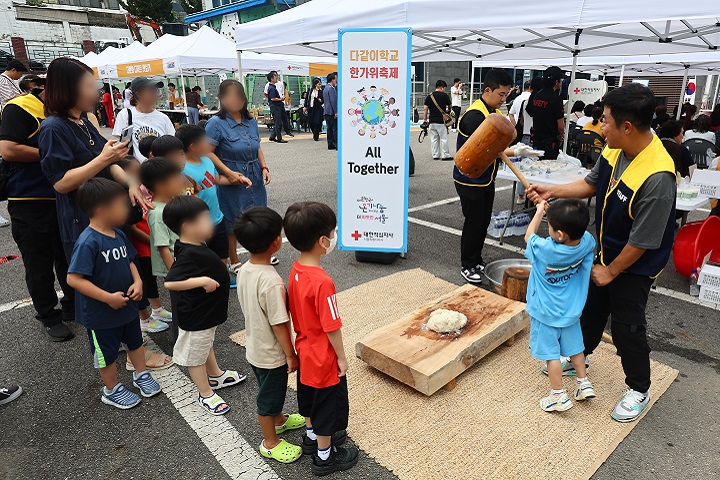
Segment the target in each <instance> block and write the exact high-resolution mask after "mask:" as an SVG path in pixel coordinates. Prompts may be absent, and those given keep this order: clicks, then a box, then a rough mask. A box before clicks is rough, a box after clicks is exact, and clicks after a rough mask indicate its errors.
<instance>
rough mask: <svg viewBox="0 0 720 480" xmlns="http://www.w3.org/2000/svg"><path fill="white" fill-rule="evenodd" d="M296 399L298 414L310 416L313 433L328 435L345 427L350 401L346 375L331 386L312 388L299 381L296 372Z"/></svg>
mask: <svg viewBox="0 0 720 480" xmlns="http://www.w3.org/2000/svg"><path fill="white" fill-rule="evenodd" d="M297 399H298V410H299V411H300V415H302V416H303V417H310V420H311V422H312V426H313V430H314V431H315V435H321V436H323V437H330V436H332V435H333V434H334V433H335V432H339V431H340V430H345V429H346V428H347V426H348V417H349V416H350V401H349V400H348V389H347V378H346V377H340V383H338V384H337V385H333V386H332V387H326V388H314V387H308V386H306V385H303V384H302V383H300V372H298V382H297Z"/></svg>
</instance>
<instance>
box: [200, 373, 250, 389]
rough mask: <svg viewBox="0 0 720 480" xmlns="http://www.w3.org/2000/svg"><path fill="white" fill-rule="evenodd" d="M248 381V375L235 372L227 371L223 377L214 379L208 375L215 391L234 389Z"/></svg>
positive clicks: (211, 386)
mask: <svg viewBox="0 0 720 480" xmlns="http://www.w3.org/2000/svg"><path fill="white" fill-rule="evenodd" d="M245 380H247V375H240V374H239V373H238V372H236V371H235V370H225V371H224V372H223V374H222V375H220V376H218V377H212V376H210V375H208V383H209V384H210V388H212V389H213V390H219V389H221V388H225V387H232V386H233V385H237V384H238V383H240V382H244V381H245Z"/></svg>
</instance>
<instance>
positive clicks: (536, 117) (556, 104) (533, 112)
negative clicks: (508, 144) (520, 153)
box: [525, 67, 565, 159]
mask: <svg viewBox="0 0 720 480" xmlns="http://www.w3.org/2000/svg"><path fill="white" fill-rule="evenodd" d="M564 77H565V73H564V72H563V71H562V70H561V69H560V68H559V67H549V68H548V69H546V70H545V72H544V73H543V88H542V90H540V91H539V92H537V93H535V95H533V96H532V97H531V98H530V101H529V102H528V105H527V107H525V109H526V110H527V112H528V115H530V116H531V117H533V147H535V148H536V149H538V150H544V151H545V155H544V157H543V158H546V159H555V158H557V157H558V154H559V153H560V144H561V142H562V138H563V137H564V136H565V123H564V121H563V118H564V116H565V113H564V111H563V102H562V99H561V98H560V95H559V94H558V89H560V87H561V86H562V80H563V78H564Z"/></svg>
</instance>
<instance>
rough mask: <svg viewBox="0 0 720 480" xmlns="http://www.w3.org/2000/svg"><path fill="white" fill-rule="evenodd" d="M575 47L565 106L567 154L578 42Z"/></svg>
mask: <svg viewBox="0 0 720 480" xmlns="http://www.w3.org/2000/svg"><path fill="white" fill-rule="evenodd" d="M576 39H577V37H576ZM575 47H576V48H575V53H573V66H572V72H571V73H570V85H569V86H568V102H567V105H566V106H565V138H564V139H563V151H564V152H565V153H567V146H568V138H570V110H572V105H570V88H572V85H573V83H575V74H576V73H577V40H576V41H575Z"/></svg>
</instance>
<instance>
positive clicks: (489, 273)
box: [485, 258, 532, 294]
mask: <svg viewBox="0 0 720 480" xmlns="http://www.w3.org/2000/svg"><path fill="white" fill-rule="evenodd" d="M510 267H518V268H526V269H528V270H530V269H532V264H531V263H530V260H527V259H525V258H508V259H503V260H495V261H494V262H490V263H488V264H487V265H485V278H487V279H488V281H489V282H490V284H491V285H492V287H493V290H494V291H495V293H497V294H500V291H501V290H502V280H503V274H504V273H505V269H506V268H510Z"/></svg>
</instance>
